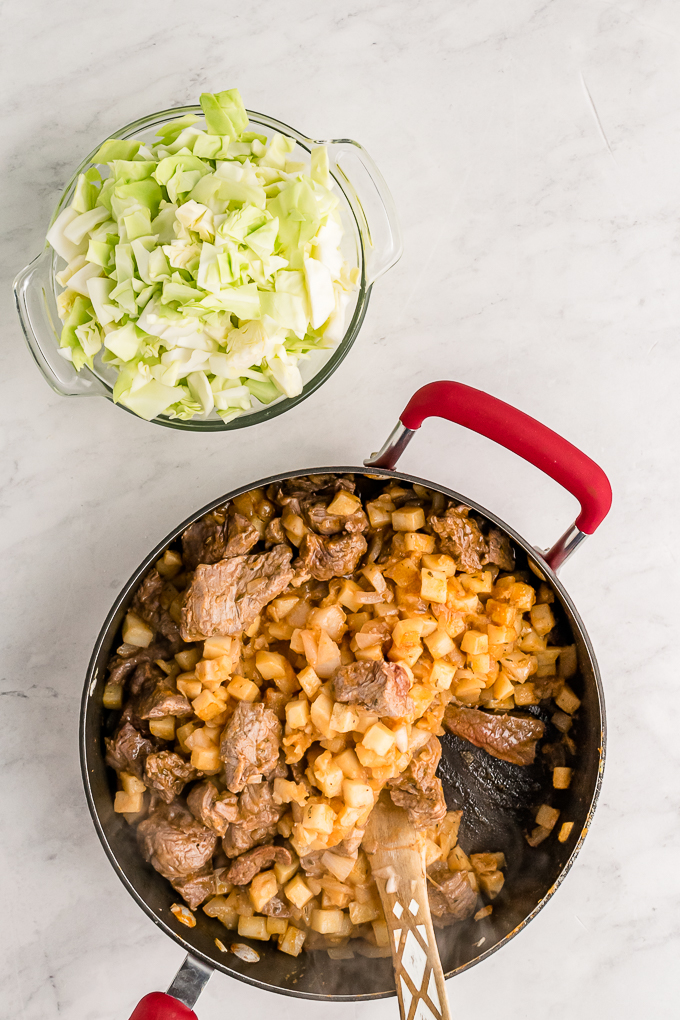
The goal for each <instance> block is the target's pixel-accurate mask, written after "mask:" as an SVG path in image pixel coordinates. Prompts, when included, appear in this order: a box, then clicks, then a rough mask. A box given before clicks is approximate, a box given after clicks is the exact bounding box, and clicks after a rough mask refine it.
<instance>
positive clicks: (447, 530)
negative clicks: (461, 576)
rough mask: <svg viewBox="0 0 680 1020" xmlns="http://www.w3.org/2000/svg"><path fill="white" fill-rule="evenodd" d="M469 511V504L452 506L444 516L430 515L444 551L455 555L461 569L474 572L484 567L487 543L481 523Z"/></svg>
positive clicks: (431, 524) (430, 520)
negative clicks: (480, 526) (483, 560)
mask: <svg viewBox="0 0 680 1020" xmlns="http://www.w3.org/2000/svg"><path fill="white" fill-rule="evenodd" d="M469 513H470V509H469V507H467V506H456V507H454V506H450V507H449V508H448V509H447V511H446V514H445V515H444V517H430V518H429V524H430V526H431V528H432V529H433V530H434V531H435V532H436V533H437V534H438V535H439V544H440V546H441V550H442V552H444V553H448V554H449V555H450V556H453V558H454V559H455V561H456V566H457V567H458V568H459V569H460V570H465V571H468V572H470V573H474V571H476V570H481V569H482V557H483V556H485V555H486V552H487V544H486V540H485V538H484V536H483V535H482V533H481V531H480V530H479V525H478V524H477V522H476V521H475V520H473V518H471V517H469V516H468V514H469Z"/></svg>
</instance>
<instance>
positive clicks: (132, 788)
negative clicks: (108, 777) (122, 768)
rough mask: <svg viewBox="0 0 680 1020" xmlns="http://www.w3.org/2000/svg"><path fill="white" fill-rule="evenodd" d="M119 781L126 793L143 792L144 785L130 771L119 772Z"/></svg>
mask: <svg viewBox="0 0 680 1020" xmlns="http://www.w3.org/2000/svg"><path fill="white" fill-rule="evenodd" d="M119 776H120V781H121V784H122V787H123V789H124V790H125V792H126V793H144V791H145V790H146V786H145V785H144V783H143V782H142V780H141V779H138V778H137V776H135V775H133V774H132V772H120V773H119Z"/></svg>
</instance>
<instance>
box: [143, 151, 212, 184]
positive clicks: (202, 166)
mask: <svg viewBox="0 0 680 1020" xmlns="http://www.w3.org/2000/svg"><path fill="white" fill-rule="evenodd" d="M178 170H179V171H180V172H183V171H187V170H191V171H197V172H198V173H199V175H200V176H201V177H203V175H204V174H209V173H211V169H210V167H209V166H208V164H207V163H204V162H203V160H202V159H199V158H198V156H193V155H188V156H187V155H179V154H178V155H176V156H166V157H165V159H162V160H161V161H160V163H159V164H158V166H157V167H156V169H155V171H154V177H155V178H156V180H157V182H158V183H159V184H166V185H167V183H168V181H169V180H170V178H171V177H173V176H174V175H175V174H176V173H177V171H178Z"/></svg>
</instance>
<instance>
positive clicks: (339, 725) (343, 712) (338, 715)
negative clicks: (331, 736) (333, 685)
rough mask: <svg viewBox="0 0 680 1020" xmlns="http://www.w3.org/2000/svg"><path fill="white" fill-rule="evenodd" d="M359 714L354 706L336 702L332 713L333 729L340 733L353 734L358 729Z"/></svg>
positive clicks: (331, 723) (331, 722)
mask: <svg viewBox="0 0 680 1020" xmlns="http://www.w3.org/2000/svg"><path fill="white" fill-rule="evenodd" d="M358 722H359V713H358V711H357V709H356V708H354V707H353V706H352V705H343V704H342V703H341V702H339V701H336V702H335V704H334V705H333V711H332V713H331V721H330V725H331V728H332V729H334V730H336V731H337V732H338V733H351V732H352V730H355V729H356V728H357V724H358Z"/></svg>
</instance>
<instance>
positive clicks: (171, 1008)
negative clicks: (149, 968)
mask: <svg viewBox="0 0 680 1020" xmlns="http://www.w3.org/2000/svg"><path fill="white" fill-rule="evenodd" d="M130 1020H198V1017H197V1016H196V1014H195V1013H194V1011H193V1009H189V1007H188V1006H185V1005H184V1003H183V1002H180V1001H179V999H176V998H175V997H174V996H172V995H166V994H165V992H149V994H148V995H145V996H144V998H143V999H142V1000H141V1001H140V1002H139V1003H138V1004H137V1007H136V1009H135V1011H134V1013H133V1014H132V1016H131V1017H130Z"/></svg>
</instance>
